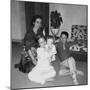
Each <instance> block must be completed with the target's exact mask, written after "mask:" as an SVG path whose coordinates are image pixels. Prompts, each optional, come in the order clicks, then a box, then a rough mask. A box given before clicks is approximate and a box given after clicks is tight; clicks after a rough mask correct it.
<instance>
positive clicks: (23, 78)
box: [11, 43, 87, 89]
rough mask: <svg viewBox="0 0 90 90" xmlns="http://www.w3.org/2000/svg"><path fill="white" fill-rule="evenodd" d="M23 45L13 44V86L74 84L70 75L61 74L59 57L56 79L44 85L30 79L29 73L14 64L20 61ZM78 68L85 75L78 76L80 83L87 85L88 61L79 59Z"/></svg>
mask: <svg viewBox="0 0 90 90" xmlns="http://www.w3.org/2000/svg"><path fill="white" fill-rule="evenodd" d="M21 46H22V45H21V44H18V43H14V44H12V54H11V88H12V89H18V88H37V87H52V86H71V85H74V84H73V82H72V78H71V76H70V75H67V76H59V75H58V71H59V69H60V68H59V59H58V58H57V60H56V61H55V62H54V63H53V66H54V68H55V70H56V73H57V75H56V77H55V79H54V81H52V82H47V83H45V84H44V85H40V84H37V83H34V82H31V81H29V79H28V75H27V74H24V73H22V72H20V71H19V70H18V69H15V68H14V64H16V63H18V62H19V61H20V52H21V50H22V47H21ZM77 68H78V69H79V70H81V71H83V72H84V76H79V75H78V76H77V78H78V81H79V83H80V85H87V62H85V61H77Z"/></svg>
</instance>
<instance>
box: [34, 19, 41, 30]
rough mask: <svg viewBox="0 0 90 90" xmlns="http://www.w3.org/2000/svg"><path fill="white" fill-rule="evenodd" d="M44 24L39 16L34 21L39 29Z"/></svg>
mask: <svg viewBox="0 0 90 90" xmlns="http://www.w3.org/2000/svg"><path fill="white" fill-rule="evenodd" d="M41 26H42V19H40V18H37V19H36V20H35V22H34V27H35V28H37V29H39V28H40V27H41Z"/></svg>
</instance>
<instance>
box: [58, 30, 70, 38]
mask: <svg viewBox="0 0 90 90" xmlns="http://www.w3.org/2000/svg"><path fill="white" fill-rule="evenodd" d="M63 34H64V35H66V36H67V38H68V36H69V34H68V32H66V31H63V32H61V35H60V37H61V36H62V35H63Z"/></svg>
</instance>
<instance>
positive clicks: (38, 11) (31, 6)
mask: <svg viewBox="0 0 90 90" xmlns="http://www.w3.org/2000/svg"><path fill="white" fill-rule="evenodd" d="M34 15H41V16H42V17H43V22H44V26H45V27H47V28H48V27H49V4H48V3H41V2H25V16H26V30H30V27H31V25H30V24H31V19H32V17H33V16H34ZM46 30H47V31H46V32H47V33H49V30H48V29H46Z"/></svg>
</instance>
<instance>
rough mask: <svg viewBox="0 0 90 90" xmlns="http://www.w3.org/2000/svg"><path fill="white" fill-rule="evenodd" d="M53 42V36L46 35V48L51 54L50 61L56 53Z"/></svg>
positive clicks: (53, 59)
mask: <svg viewBox="0 0 90 90" xmlns="http://www.w3.org/2000/svg"><path fill="white" fill-rule="evenodd" d="M53 42H54V41H53V37H48V38H47V44H46V49H47V51H48V52H49V53H50V54H51V59H50V62H52V61H55V54H56V53H57V51H56V47H55V45H54V44H53Z"/></svg>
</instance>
